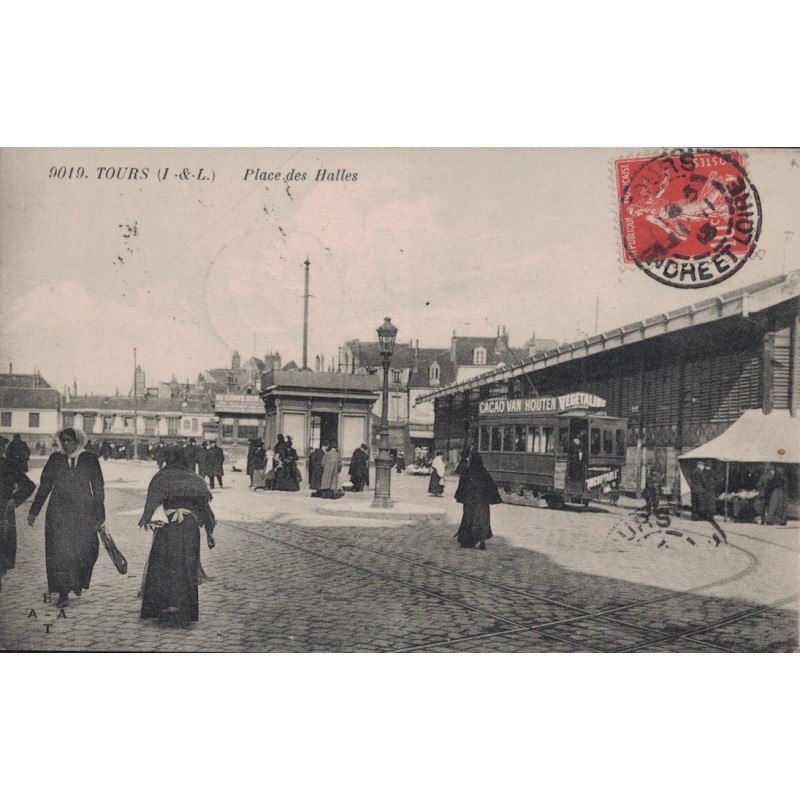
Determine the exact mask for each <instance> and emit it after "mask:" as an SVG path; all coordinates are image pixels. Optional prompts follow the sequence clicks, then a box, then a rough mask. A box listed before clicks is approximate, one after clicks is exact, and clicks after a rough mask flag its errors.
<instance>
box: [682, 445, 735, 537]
mask: <svg viewBox="0 0 800 800" xmlns="http://www.w3.org/2000/svg"><path fill="white" fill-rule="evenodd" d="M689 486H690V488H691V490H692V519H697V520H703V521H705V522H710V523H711V525H712V527H713V528H714V530H715V531H716V533H714V534H713V539H714V542H715V543H716V545H717V547H719V544H720V537H722V541H723V542H725V543H726V544H727V542H728V537H727V536H726V535H725V531H723V530H722V528H720V526H719V525H718V524H717V522H716V520H715V519H714V514H715V513H716V511H717V479H716V478H715V477H714V473H713V471H712V470H710V469H706V465H705V462H704V461H698V462H697V466H696V467H695V469H694V472H692V474H691V478H690V481H689ZM717 534H719V536H718V535H717Z"/></svg>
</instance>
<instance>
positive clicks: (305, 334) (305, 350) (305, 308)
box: [303, 256, 311, 369]
mask: <svg viewBox="0 0 800 800" xmlns="http://www.w3.org/2000/svg"><path fill="white" fill-rule="evenodd" d="M303 263H304V264H305V267H306V293H305V295H304V296H303V369H308V268H309V267H310V266H311V262H310V261H309V260H308V256H306V260H305V261H304V262H303Z"/></svg>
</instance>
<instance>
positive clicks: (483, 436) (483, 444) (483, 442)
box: [480, 428, 489, 453]
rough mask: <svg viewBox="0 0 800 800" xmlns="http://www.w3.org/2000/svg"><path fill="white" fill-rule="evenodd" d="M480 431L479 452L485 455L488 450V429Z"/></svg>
mask: <svg viewBox="0 0 800 800" xmlns="http://www.w3.org/2000/svg"><path fill="white" fill-rule="evenodd" d="M480 431H481V433H480V451H481V452H482V453H485V452H486V451H487V450H488V449H489V429H488V428H481V429H480Z"/></svg>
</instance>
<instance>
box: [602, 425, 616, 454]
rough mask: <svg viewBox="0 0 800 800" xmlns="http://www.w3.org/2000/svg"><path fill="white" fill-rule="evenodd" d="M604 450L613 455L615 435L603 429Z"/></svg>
mask: <svg viewBox="0 0 800 800" xmlns="http://www.w3.org/2000/svg"><path fill="white" fill-rule="evenodd" d="M603 452H604V453H608V455H612V454H613V453H614V437H613V435H612V434H611V431H609V430H605V429H604V430H603Z"/></svg>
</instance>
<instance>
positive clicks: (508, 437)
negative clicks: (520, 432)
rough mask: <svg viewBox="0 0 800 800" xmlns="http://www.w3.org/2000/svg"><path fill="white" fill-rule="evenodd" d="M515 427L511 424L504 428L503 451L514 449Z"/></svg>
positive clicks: (508, 451)
mask: <svg viewBox="0 0 800 800" xmlns="http://www.w3.org/2000/svg"><path fill="white" fill-rule="evenodd" d="M513 435H514V429H513V428H512V427H511V426H510V425H509V426H508V427H507V428H503V452H504V453H510V452H511V451H512V450H513V449H514V441H513Z"/></svg>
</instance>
